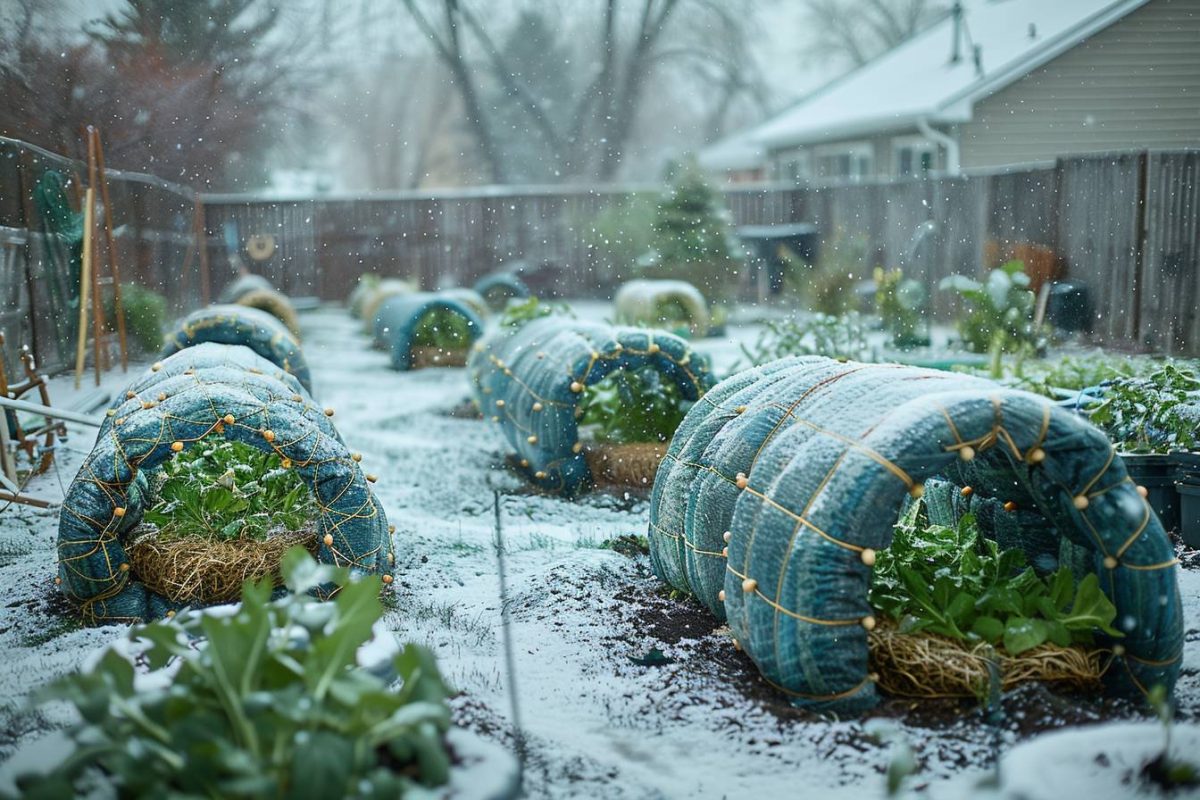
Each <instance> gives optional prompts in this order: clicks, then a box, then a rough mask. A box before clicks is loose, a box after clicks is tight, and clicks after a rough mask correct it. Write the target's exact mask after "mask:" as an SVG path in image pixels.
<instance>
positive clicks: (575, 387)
mask: <svg viewBox="0 0 1200 800" xmlns="http://www.w3.org/2000/svg"><path fill="white" fill-rule="evenodd" d="M571 391H572V392H574V393H575V394H579V393H580V392H582V391H583V384H582V383H580V382H579V381H571Z"/></svg>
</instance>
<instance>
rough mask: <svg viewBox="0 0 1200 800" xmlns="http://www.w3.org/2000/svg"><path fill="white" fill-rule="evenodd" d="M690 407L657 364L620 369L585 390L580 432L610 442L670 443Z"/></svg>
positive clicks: (580, 417)
mask: <svg viewBox="0 0 1200 800" xmlns="http://www.w3.org/2000/svg"><path fill="white" fill-rule="evenodd" d="M690 406H691V404H690V403H689V402H687V401H686V400H685V399H684V398H683V394H682V393H681V392H680V391H679V387H678V386H676V385H675V384H674V383H672V382H671V381H669V380H666V379H664V378H663V376H662V373H660V372H659V371H658V370H656V369H655V368H654V367H652V366H647V367H642V368H641V369H640V370H636V371H633V370H625V369H618V370H614V371H613V372H611V373H609V374H608V375H606V376H605V377H604V378H603V380H600V381H597V382H596V383H594V384H592V385H591V386H589V387H587V388H586V389H585V390H584V394H583V397H582V398H581V399H580V402H579V412H577V413H579V414H580V416H579V432H580V435H581V437H582V438H586V439H590V440H591V441H596V442H607V443H610V444H632V443H634V442H669V441H670V440H671V437H672V436H674V435H675V431H676V430H677V429H678V428H679V425H680V423H681V422H683V417H684V415H685V414H687V410H688V408H689V407H690Z"/></svg>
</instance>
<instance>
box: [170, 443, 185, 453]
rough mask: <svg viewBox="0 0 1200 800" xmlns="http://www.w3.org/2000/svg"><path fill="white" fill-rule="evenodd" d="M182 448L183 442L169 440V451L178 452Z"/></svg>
mask: <svg viewBox="0 0 1200 800" xmlns="http://www.w3.org/2000/svg"><path fill="white" fill-rule="evenodd" d="M181 450H183V442H171V452H172V453H178V452H180V451H181Z"/></svg>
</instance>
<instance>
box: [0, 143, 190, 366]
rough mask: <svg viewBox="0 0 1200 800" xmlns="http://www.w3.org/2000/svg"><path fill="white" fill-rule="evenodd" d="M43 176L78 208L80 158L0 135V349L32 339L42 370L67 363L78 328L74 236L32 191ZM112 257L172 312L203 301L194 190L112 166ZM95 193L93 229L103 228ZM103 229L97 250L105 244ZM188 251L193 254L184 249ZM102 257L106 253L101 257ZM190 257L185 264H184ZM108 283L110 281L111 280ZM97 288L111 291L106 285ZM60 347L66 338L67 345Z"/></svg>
mask: <svg viewBox="0 0 1200 800" xmlns="http://www.w3.org/2000/svg"><path fill="white" fill-rule="evenodd" d="M48 173H58V174H59V175H60V176H62V178H63V179H64V180H65V185H66V200H67V205H68V206H69V208H66V209H64V211H66V212H67V214H76V213H79V212H80V210H81V202H82V193H83V181H84V177H85V176H86V175H87V168H86V165H85V164H83V163H81V162H79V161H75V160H73V159H69V158H65V157H63V156H59V155H55V154H54V153H50V152H47V151H45V150H42V149H41V148H38V147H35V146H33V145H29V144H26V143H24V142H19V141H16V140H13V139H7V138H4V137H0V332H3V333H4V335H5V344H4V349H5V352H4V355H5V357H6V358H7V359H8V363H9V364H10V365H15V364H16V363H17V361H16V358H17V354H18V352H19V350H20V348H21V347H23V346H25V345H28V346H29V347H30V348H31V349H32V350H33V352H34V355H35V356H36V357H37V359H38V361H39V363H40V366H41V368H42V369H44V370H46V371H49V372H57V371H59V370H63V369H68V368H70V367H71V365H72V362H73V360H74V347H75V342H76V337H77V335H78V327H79V322H78V317H77V315H78V302H79V292H78V273H77V272H74V270H75V269H76V267H74V266H72V259H73V254H72V252H71V243H70V237H69V236H64V235H63V234H62V233H61V232H60V226H59V225H57V224H56V221H55V220H53V219H49V218H47V215H46V204H45V203H44V202H41V203H39V201H38V199H37V198H36V196H35V195H36V193H37V187H38V186H39V183H42V185H43V188H44V187H45V186H46V185H47V184H46V183H43V181H44V180H45V179H46V176H47V174H48ZM108 189H109V198H110V202H111V205H112V209H111V210H112V216H113V234H114V243H115V251H116V259H117V263H118V266H119V269H120V275H121V282H122V283H136V284H139V285H141V286H145V287H147V288H150V289H153V290H155V291H157V292H160V293H162V294H164V295H165V296H166V298H167V301H168V308H169V310H170V312H171V313H173V314H183V313H184V312H186V311H190V310H192V309H194V308H195V307H197V306H199V305H202V304H203V303H205V302H207V300H208V287H207V285H206V281H207V276H206V274H205V271H204V270H203V269H201V263H202V259H201V257H200V255H201V254H200V249H199V248H197V247H196V246H195V245H196V242H195V238H196V237H195V235H194V231H195V230H196V224H195V223H196V214H197V197H196V195H195V193H194V192H192V191H191V190H190V189H187V188H185V187H182V186H178V185H175V184H172V183H169V182H167V181H163V180H161V179H159V178H155V177H153V176H149V175H140V174H136V173H127V172H121V171H118V170H108ZM101 209H102V206H101V200H100V199H99V198H98V199H97V219H98V223H97V227H96V232H97V234H99V231H100V230H101V226H102V225H103V212H102V210H101ZM103 238H104V237H103V236H100V242H99V243H98V247H100V248H101V249H100V251H99V252H101V253H103V252H104V251H103V247H104V241H103ZM189 251H190V253H189ZM102 260H104V259H102ZM189 262H190V264H189ZM105 280H106V281H107V283H108V284H111V278H108V277H107V276H106V278H105ZM101 288H102V290H103V291H105V292H106V293H107V292H108V291H109V289H108V286H107V285H102V287H101ZM64 345H67V346H65V347H64Z"/></svg>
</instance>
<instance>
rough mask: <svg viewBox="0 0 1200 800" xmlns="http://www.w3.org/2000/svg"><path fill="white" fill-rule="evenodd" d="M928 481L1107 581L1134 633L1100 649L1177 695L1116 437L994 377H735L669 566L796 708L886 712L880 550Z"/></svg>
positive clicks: (1160, 586)
mask: <svg viewBox="0 0 1200 800" xmlns="http://www.w3.org/2000/svg"><path fill="white" fill-rule="evenodd" d="M517 363H518V364H519V363H521V362H517ZM932 478H938V479H939V481H931V482H930V487H931V494H933V493H934V492H933V488H932V487H935V486H937V485H939V483H946V482H948V483H950V484H952V485H953V487H954V492H953V495H954V497H955V498H956V500H955V502H956V503H959V504H960V505H962V506H963V508H962V509H960V510H963V511H968V510H969V511H970V512H971V513H972V514H973V515H975V516H976V517H977V520H978V524H979V527H980V529H981V531H982V532H983V533H984V535H986V536H988V537H990V538H993V539H996V540H998V541H999V543H1000V544H1001V545H1002V546H1004V547H1020V548H1021V549H1022V550H1024V551H1025V555H1026V558H1027V561H1028V563H1030V564H1031V565H1035V567H1037V565H1042V567H1043V568H1046V567H1055V568H1056V567H1057V565H1058V564H1060V563H1061V564H1065V565H1068V566H1071V567H1072V569H1073V571H1075V572H1076V573H1077V576H1078V575H1079V574H1080V573H1085V574H1086V573H1094V574H1096V575H1097V576H1098V577H1099V579H1100V586H1101V588H1102V590H1103V591H1104V593H1105V594H1106V595H1107V596H1108V598H1109V599H1110V600H1111V601H1112V602H1113V604H1114V605H1115V606H1116V609H1117V615H1116V621H1115V622H1114V625H1115V626H1116V627H1117V628H1118V629H1119V630H1120V631H1121V632H1122V633H1124V636H1123V637H1122V638H1121V639H1119V640H1115V639H1105V637H1103V636H1099V635H1098V636H1097V640H1098V644H1099V646H1100V647H1101V648H1104V651H1105V652H1106V653H1107V654H1108V656H1107V661H1106V667H1105V669H1104V676H1103V680H1104V681H1105V685H1106V687H1107V689H1108V690H1109V691H1110V692H1111V693H1113V694H1115V695H1125V696H1140V695H1141V694H1143V693H1145V692H1147V691H1148V690H1149V688H1150V687H1153V686H1155V685H1163V686H1165V687H1166V688H1167V689H1168V690H1169V689H1171V688H1172V687H1173V686H1174V683H1175V680H1176V678H1177V676H1178V674H1179V668H1180V658H1181V653H1182V642H1183V638H1182V637H1183V625H1182V618H1181V606H1180V598H1179V593H1178V588H1177V585H1176V571H1177V561H1176V559H1175V555H1174V551H1173V549H1172V547H1171V544H1170V542H1169V540H1168V539H1167V536H1166V534H1165V533H1164V531H1163V528H1162V526H1161V524H1160V523H1159V520H1158V518H1157V517H1156V516H1155V515H1154V514H1153V512H1152V511H1151V510H1150V507H1149V506H1148V505H1147V503H1146V501H1145V500H1144V498H1143V497H1142V495H1141V494H1140V493H1139V491H1138V487H1137V486H1135V485H1134V483H1133V482H1132V481H1131V480H1130V479H1129V476H1128V475H1127V474H1126V472H1125V467H1124V465H1123V464H1122V461H1121V459H1120V458H1117V457H1116V454H1115V452H1114V450H1113V447H1112V445H1111V444H1110V443H1109V441H1108V439H1107V438H1106V437H1105V436H1104V434H1103V433H1101V432H1100V431H1099V430H1097V429H1096V428H1094V427H1093V426H1091V425H1090V424H1089V423H1088V422H1086V421H1085V420H1083V419H1081V418H1080V417H1078V416H1076V415H1075V414H1072V413H1071V412H1069V411H1067V410H1064V409H1062V408H1059V407H1057V406H1055V405H1053V404H1052V403H1050V402H1049V401H1047V400H1046V399H1044V398H1041V397H1038V396H1036V395H1033V394H1029V393H1025V392H1020V391H1014V390H1009V389H1005V388H1003V387H1001V386H999V385H997V384H995V383H992V382H991V381H987V380H984V379H979V378H972V377H967V376H963V375H956V374H952V373H947V372H938V371H933V370H924V369H919V368H914V367H904V366H899V365H869V364H858V363H854V362H839V361H835V360H831V359H826V358H819V357H811V358H791V359H785V360H782V361H776V362H773V363H770V364H767V365H765V366H762V367H759V368H757V369H752V370H748V371H745V372H741V373H738V374H736V375H734V376H733V377H731V378H729V379H728V380H726V381H723V382H722V383H720V384H718V385H717V386H716V387H715V388H714V389H712V391H710V392H709V393H708V394H707V395H705V397H704V399H703V401H701V402H699V403H696V404H695V405H694V406H693V407H692V409H691V410H690V411H689V412H688V414H687V417H686V418H685V419H684V422H683V424H682V425H681V426H680V428H679V430H678V431H677V432H676V434H675V437H674V439H673V440H672V443H671V447H670V449H669V451H668V453H667V456H666V458H665V459H664V460H663V461H662V464H661V466H660V468H659V471H658V474H657V476H656V478H655V484H654V492H653V496H652V498H651V519H650V528H649V539H650V549H651V560H652V563H653V566H654V570H655V572H656V573H657V574H658V575H659V577H660V578H662V579H663V580H664V581H666V582H668V583H670V584H671V585H672V586H674V587H676V588H677V589H680V590H683V591H687V592H690V593H692V594H694V595H695V596H696V597H697V598H698V599H699V600H700V601H701V602H702V603H704V604H705V605H706V606H707V607H708V608H709V609H711V610H712V611H713V613H714V614H717V615H718V616H720V617H721V618H724V619H726V620H727V621H728V624H729V627H730V629H731V632H732V634H733V636H734V638H735V640H736V641H737V643H739V644H740V645H741V646H742V647H743V648H744V649H745V651H746V652H747V654H748V655H749V656H750V658H751V659H752V660H753V661H754V663H755V664H756V665H757V666H758V668H759V669H760V670H761V672H762V674H763V676H764V678H766V680H767V681H768V682H770V683H771V684H772V685H774V686H775V687H777V688H778V689H780V690H781V691H783V692H785V693H786V694H788V695H789V696H790V697H791V698H792V700H793V702H794V703H795V704H797V705H800V706H809V707H815V708H822V709H832V710H837V711H845V712H854V711H860V710H863V709H866V708H868V707H870V706H871V705H873V704H874V703H875V702H876V699H877V689H876V687H875V685H874V683H873V681H872V680H871V679H870V677H869V676H868V668H867V664H868V631H869V630H870V629H871V628H873V627H874V624H875V618H874V615H873V611H872V608H871V606H870V605H869V604H868V601H867V591H868V587H869V585H870V581H871V572H872V565H873V564H874V563H875V556H876V552H877V551H879V550H880V549H883V548H886V547H888V545H889V544H890V543H891V539H892V532H893V527H894V525H895V524H896V521H897V518H898V517H899V515H900V512H901V510H902V508H903V507H904V506H905V504H906V502H908V501H909V498H911V497H919V496H921V495H922V494H923V493H924V492H925V491H926V487H925V484H926V481H927V480H929V479H932ZM960 487H971V491H970V492H969V497H964V496H963V495H961V494H960V493H959V491H958V490H959V488H960ZM936 494H940V495H945V493H944V492H937V493H936ZM926 496H927V499H928V500H929V502H930V503H931V518H932V517H933V513H932V512H933V508H934V506H933V505H932V504H933V503H934V499H933V497H931V496H930V495H926ZM939 502H940V501H939ZM942 504H943V505H944V503H942ZM998 509H999V510H998ZM1008 512H1011V513H1008Z"/></svg>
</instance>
